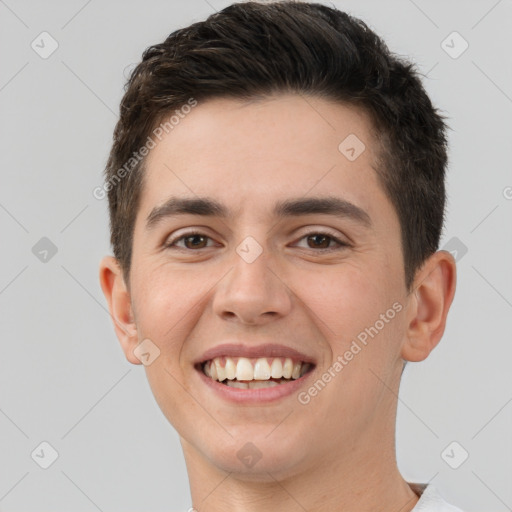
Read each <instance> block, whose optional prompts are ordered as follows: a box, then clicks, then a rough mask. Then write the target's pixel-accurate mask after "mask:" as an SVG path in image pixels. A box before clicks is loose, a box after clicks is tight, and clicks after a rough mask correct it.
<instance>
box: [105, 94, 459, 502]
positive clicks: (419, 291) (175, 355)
mask: <svg viewBox="0 0 512 512" xmlns="http://www.w3.org/2000/svg"><path fill="white" fill-rule="evenodd" d="M349 134H356V135H357V137H358V138H359V139H360V140H362V141H363V142H364V144H365V146H366V149H365V151H363V153H362V154H361V155H360V156H359V157H358V158H357V159H356V160H355V161H349V160H348V159H347V158H346V157H345V156H344V155H343V154H342V153H341V152H340V151H339V150H338V146H339V144H340V142H341V141H343V140H344V139H345V137H347V136H348V135H349ZM375 149H376V142H375V140H374V139H373V137H372V132H371V124H370V122H369V120H368V118H367V117H366V116H365V115H364V114H363V113H362V112H361V111H359V110H358V109H356V108H354V107H349V106H345V105H341V104H335V103H332V102H330V101H327V100H325V99H320V98H313V97H308V98H307V100H306V98H304V97H301V96H299V95H293V94H290V95H278V96H274V97H272V98H266V99H263V100H260V101H251V102H241V101H238V100H233V99H215V100H209V101H206V102H203V103H199V104H198V106H197V107H195V108H194V109H193V110H192V112H191V113H190V114H188V115H187V116H186V117H185V118H184V119H183V120H182V121H181V122H180V124H179V125H178V126H176V127H175V128H174V130H173V131H171V132H169V134H167V135H166V136H164V138H163V139H162V141H161V142H159V143H158V145H157V146H156V147H155V148H154V149H152V150H151V152H150V154H149V156H148V160H147V175H146V178H147V179H146V183H145V187H144V190H143V194H142V198H141V204H140V208H139V211H138V214H137V219H136V224H135V231H134V240H133V260H132V267H131V270H130V283H129V284H130V286H129V287H128V286H127V283H125V282H124V281H123V278H122V273H121V269H120V267H119V265H118V263H117V261H116V260H115V259H114V258H113V257H111V256H106V257H105V258H104V259H103V260H102V261H101V264H100V283H101V286H102V289H103V292H104V294H105V297H106V299H107V302H108V305H109V309H110V312H111V315H112V318H113V321H114V327H115V331H116V334H117V336H118V338H119V341H120V343H121V347H122V349H123V351H124V354H125V356H126V358H127V360H128V361H130V362H131V363H133V364H141V361H140V360H139V359H138V358H137V357H136V356H135V355H134V354H133V351H134V349H135V348H136V346H137V345H138V343H140V342H141V341H142V340H144V339H146V338H149V339H150V340H151V341H152V342H153V343H154V344H155V345H156V346H157V347H158V348H159V350H160V355H159V357H157V358H156V359H155V360H154V361H153V362H152V363H151V364H150V365H147V366H145V370H146V374H147V378H148V380H149V383H150V385H151V388H152V391H153V393H154V396H155V399H156V401H157V402H158V404H159V406H160V408H161V410H162V412H163V413H164V415H165V416H166V418H167V419H168V420H169V422H170V423H171V424H172V425H173V426H174V427H175V428H176V430H177V432H178V433H179V435H180V439H181V444H182V447H183V451H184V456H185V460H186V464H187V470H188V474H189V480H190V486H191V494H192V499H193V505H194V507H195V508H196V509H197V510H199V511H200V512H203V511H204V512H211V511H220V510H231V511H235V512H236V511H256V510H258V511H261V510H271V509H276V510H282V511H285V512H286V511H302V510H304V509H306V510H308V511H311V512H320V511H332V510H343V511H354V512H355V511H358V512H365V511H368V512H370V511H374V510H376V509H378V510H380V511H382V512H386V511H389V512H397V511H398V510H400V511H401V512H404V511H410V510H412V509H413V507H414V506H415V504H416V503H417V501H418V497H417V496H416V494H415V493H414V492H413V491H412V489H411V488H410V487H409V485H408V484H407V482H406V481H405V480H404V479H403V478H402V476H401V475H400V473H399V471H398V468H397V463H396V456H395V437H394V430H395V421H396V406H397V396H396V395H397V393H398V389H399V383H400V376H401V372H402V368H403V364H404V361H422V360H424V359H425V358H426V357H428V355H429V354H430V352H431V351H432V350H433V349H434V348H435V346H436V345H437V343H438V342H439V340H440V339H441V336H442V334H443V332H444V329H445V323H446V317H447V314H448V310H449V307H450V305H451V303H452V300H453V296H454V293H455V282H456V271H455V261H454V258H453V257H452V255H451V254H450V253H448V252H446V251H438V252H436V253H435V254H433V255H432V256H431V257H430V258H429V259H428V260H427V261H426V262H425V264H424V265H423V266H422V268H421V269H419V270H418V272H417V273H416V277H415V282H414V285H413V288H412V291H411V292H408V290H407V289H406V287H405V281H404V266H403V255H402V250H401V243H400V225H399V220H398V217H397V214H396V212H395V210H394V208H393V205H392V204H391V202H390V201H389V200H388V198H387V197H386V195H385V193H384V190H383V189H382V187H381V185H380V183H379V182H378V181H377V174H376V171H375V169H374V167H372V166H375V163H374V161H375ZM171 195H173V196H179V197H196V196H201V197H202V196H209V197H212V198H214V199H216V200H217V201H219V202H221V203H223V204H224V205H226V207H228V208H229V209H230V211H232V212H234V213H235V215H233V216H232V217H228V218H224V219H222V218H219V217H203V216H199V215H185V216H175V217H172V218H167V219H165V220H163V221H162V222H161V223H160V224H158V225H157V226H156V227H155V228H154V229H153V230H151V231H146V230H145V221H146V217H147V216H148V215H149V213H150V212H151V210H152V209H153V208H154V207H155V206H158V205H160V204H162V203H163V202H164V201H165V200H166V199H167V198H168V197H170V196H171ZM327 195H330V196H332V195H335V196H337V197H340V198H343V199H345V200H348V201H350V202H352V203H354V204H355V205H357V206H358V207H360V208H362V209H363V210H365V211H366V212H367V213H368V215H369V217H370V219H371V223H372V225H371V227H369V228H368V227H365V226H364V225H362V224H361V223H358V222H357V221H355V220H354V219H349V218H345V217H339V216H332V215H326V214H313V215H303V216H298V217H291V218H284V219H278V218H275V217H273V216H272V215H271V211H272V208H273V205H274V203H275V202H276V201H278V200H284V199H289V198H303V197H313V196H314V197H323V196H327ZM187 228H196V229H198V230H199V231H200V232H201V233H202V234H203V235H204V236H206V237H208V238H205V239H199V240H197V238H196V239H193V238H192V239H190V238H189V239H181V241H179V242H178V246H179V247H181V250H179V249H178V248H176V246H175V247H174V248H165V246H164V245H165V243H166V241H170V239H171V235H172V236H176V237H177V238H179V236H181V235H182V234H185V233H186V232H187V231H188V229H187ZM326 229H327V230H329V231H331V232H332V233H333V234H334V236H336V237H338V238H339V239H340V240H342V241H344V242H346V243H349V244H350V245H349V246H346V247H338V244H337V243H336V242H334V241H333V240H332V239H331V240H330V241H329V239H327V241H322V239H321V237H320V239H318V238H315V237H314V236H313V235H314V234H316V233H319V232H320V233H322V232H323V231H325V230H326ZM248 236H251V237H253V238H254V239H255V240H257V242H258V243H259V244H260V246H261V248H262V250H263V252H262V254H261V255H260V256H259V257H258V258H257V259H256V260H255V261H253V262H252V263H250V264H249V263H247V262H246V261H245V260H244V259H242V258H241V257H240V256H239V254H238V253H237V252H236V248H237V246H238V245H239V244H240V243H241V242H242V241H243V240H244V239H245V238H246V237H248ZM311 236H313V238H311ZM194 243H196V244H198V245H199V248H196V247H195V246H194ZM324 247H330V248H332V249H333V250H331V251H330V252H326V251H323V252H322V250H321V249H322V248H324ZM396 302H399V303H400V305H401V306H402V309H401V311H400V312H399V313H397V314H396V315H395V316H394V318H393V319H392V320H390V321H389V322H387V323H386V324H385V326H384V328H382V329H381V330H380V331H379V333H378V334H377V335H376V336H375V337H374V338H373V339H371V338H370V339H369V342H368V344H367V345H366V346H364V347H363V348H362V350H361V351H360V352H359V353H358V354H357V356H354V358H353V359H352V360H351V361H350V362H348V364H346V366H344V367H343V369H342V370H341V371H340V372H338V373H337V374H336V377H335V378H333V379H332V380H331V381H330V382H329V383H328V384H327V385H326V386H325V387H324V388H323V389H322V391H321V392H319V393H318V394H317V395H316V396H314V397H313V398H311V400H310V402H309V403H308V404H306V405H303V404H301V403H299V401H298V400H297V395H296V394H292V395H291V396H288V397H286V398H283V399H280V400H279V401H277V402H275V403H267V404H263V405H262V404H256V405H248V404H244V405H234V404H232V403H229V402H227V401H225V400H223V399H222V398H220V397H219V396H217V395H216V394H214V393H212V391H211V389H209V387H208V386H206V385H205V384H203V383H202V382H201V380H200V378H199V375H198V373H197V371H196V370H195V369H194V367H193V364H192V363H193V361H195V360H196V359H197V358H198V357H199V356H201V354H202V353H203V352H204V351H205V350H207V349H208V348H210V347H213V346H215V345H218V344H221V343H223V342H226V341H230V342H239V343H245V344H248V345H250V344H254V345H258V344H262V343H265V342H268V341H270V342H275V343H282V344H284V345H286V346H288V347H293V348H296V349H297V350H299V351H302V352H304V353H306V354H308V355H311V356H313V357H314V358H315V359H316V362H317V365H316V367H315V369H314V374H315V375H314V376H313V377H312V379H310V380H309V383H310V384H309V385H311V384H312V383H313V382H314V381H316V380H317V378H321V376H322V374H323V373H325V372H326V371H327V369H328V368H329V367H331V366H332V365H333V363H334V362H335V361H336V358H337V357H338V356H339V355H343V354H344V353H345V352H346V351H347V350H348V349H349V347H350V345H351V343H352V341H353V340H354V339H356V337H357V335H358V334H359V333H361V332H362V331H364V329H365V328H367V327H369V326H373V325H374V324H375V322H376V321H377V320H379V318H381V317H380V315H381V314H383V313H385V312H386V311H387V310H389V309H390V308H391V307H392V305H393V304H394V303H396ZM309 385H308V386H309ZM305 390H306V391H307V387H306V388H305ZM247 442H251V443H253V444H254V445H255V446H256V447H257V449H258V450H259V452H260V453H261V459H260V460H259V461H258V462H257V463H256V464H254V465H253V466H252V467H250V468H249V467H247V466H245V465H244V464H242V462H241V461H240V459H239V458H238V457H237V452H238V450H240V449H241V448H242V447H243V446H244V445H245V444H246V443H247Z"/></svg>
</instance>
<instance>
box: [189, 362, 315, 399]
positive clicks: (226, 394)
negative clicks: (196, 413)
mask: <svg viewBox="0 0 512 512" xmlns="http://www.w3.org/2000/svg"><path fill="white" fill-rule="evenodd" d="M313 370H314V368H312V369H311V370H309V371H308V372H307V373H305V374H304V375H303V376H302V377H299V378H298V379H296V380H293V381H290V382H286V383H284V384H278V385H277V386H272V387H269V388H257V389H240V388H232V387H230V386H227V385H226V384H221V383H220V382H219V381H216V380H213V379H211V378H210V377H207V376H206V375H205V374H204V373H203V372H202V371H201V370H199V369H197V368H196V371H197V373H199V376H200V378H201V379H202V380H203V382H204V383H205V384H206V385H207V386H209V387H210V388H211V389H212V390H213V391H214V392H215V393H217V394H218V395H219V396H221V397H222V398H224V399H225V400H229V401H231V402H235V403H239V404H242V403H243V404H255V403H262V402H275V401H276V400H279V399H281V398H284V397H286V396H289V395H292V394H293V393H296V392H297V391H298V390H299V389H300V388H301V387H302V385H303V384H304V383H305V381H306V380H307V379H308V378H309V377H310V376H311V375H312V373H313Z"/></svg>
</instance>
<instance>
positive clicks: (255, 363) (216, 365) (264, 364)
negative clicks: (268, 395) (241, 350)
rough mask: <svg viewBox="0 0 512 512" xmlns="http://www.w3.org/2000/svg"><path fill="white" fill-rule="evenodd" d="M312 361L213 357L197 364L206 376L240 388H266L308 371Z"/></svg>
mask: <svg viewBox="0 0 512 512" xmlns="http://www.w3.org/2000/svg"><path fill="white" fill-rule="evenodd" d="M313 368H314V364H312V363H306V362H303V361H298V360H293V359H292V358H289V357H260V358H247V357H227V356H222V357H216V358H214V359H210V360H208V361H205V362H203V363H201V364H200V365H199V370H200V371H202V372H203V373H204V374H205V375H206V376H207V377H209V378H210V379H212V380H215V381H217V382H220V383H221V384H224V385H226V386H230V387H233V388H240V389H256V388H269V387H273V386H279V385H282V384H286V383H287V382H292V381H294V380H297V379H299V378H301V377H302V376H303V375H305V374H306V373H309V372H310V371H312V370H313Z"/></svg>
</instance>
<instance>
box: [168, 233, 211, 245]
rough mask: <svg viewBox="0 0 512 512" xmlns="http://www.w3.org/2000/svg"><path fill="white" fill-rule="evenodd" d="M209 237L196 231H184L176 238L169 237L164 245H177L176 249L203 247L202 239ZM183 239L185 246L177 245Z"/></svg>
mask: <svg viewBox="0 0 512 512" xmlns="http://www.w3.org/2000/svg"><path fill="white" fill-rule="evenodd" d="M207 239H210V240H211V238H210V237H209V236H207V235H204V234H203V233H200V232H198V231H190V232H189V233H185V234H183V235H181V236H180V237H178V238H175V239H171V241H169V242H168V243H167V244H165V247H178V249H204V248H205V245H204V241H205V240H207ZM182 240H184V243H185V247H182V246H178V245H177V243H178V242H181V241H182ZM189 242H190V243H189Z"/></svg>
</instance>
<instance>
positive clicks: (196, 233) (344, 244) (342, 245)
mask: <svg viewBox="0 0 512 512" xmlns="http://www.w3.org/2000/svg"><path fill="white" fill-rule="evenodd" d="M314 235H320V236H325V237H328V238H330V239H331V240H332V241H334V242H336V243H337V244H338V245H339V246H340V247H332V248H326V249H311V250H312V251H315V252H331V251H336V250H340V249H343V248H346V247H350V244H348V243H347V242H343V241H342V240H340V239H339V238H338V237H336V236H335V235H334V234H333V233H330V232H329V231H310V232H309V233H306V234H305V235H303V236H302V237H301V238H300V239H299V240H302V239H304V238H308V237H310V236H314ZM193 236H200V237H204V238H209V239H210V240H211V237H209V236H208V235H205V234H204V233H201V232H199V231H189V232H188V233H184V234H182V235H181V236H180V237H178V238H175V239H174V240H171V241H170V242H169V243H167V244H165V247H166V248H167V249H172V248H173V246H174V245H175V244H176V242H179V241H181V240H183V239H186V238H191V237H193ZM177 249H178V250H183V251H194V249H188V248H186V247H177ZM202 249H207V247H203V248H202ZM199 250H200V249H199Z"/></svg>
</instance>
